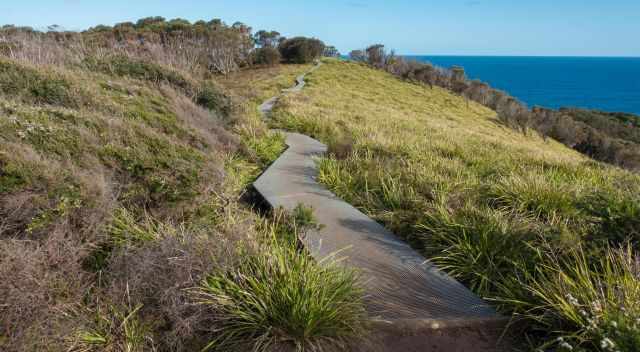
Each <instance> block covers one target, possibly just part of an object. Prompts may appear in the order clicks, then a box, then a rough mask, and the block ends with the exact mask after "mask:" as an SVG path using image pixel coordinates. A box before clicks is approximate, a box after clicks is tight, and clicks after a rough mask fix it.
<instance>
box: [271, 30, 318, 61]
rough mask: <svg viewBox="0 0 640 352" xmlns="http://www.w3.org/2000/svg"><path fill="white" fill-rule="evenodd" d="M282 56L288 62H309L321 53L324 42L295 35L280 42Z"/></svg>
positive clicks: (279, 48)
mask: <svg viewBox="0 0 640 352" xmlns="http://www.w3.org/2000/svg"><path fill="white" fill-rule="evenodd" d="M278 50H280V54H281V55H282V58H283V59H284V60H286V61H287V62H290V63H296V64H305V63H309V62H311V61H313V60H315V59H317V58H319V57H320V56H321V55H322V52H323V51H324V43H323V42H322V41H320V40H318V39H314V38H305V37H295V38H291V39H287V40H285V41H283V42H282V43H280V46H279V47H278Z"/></svg>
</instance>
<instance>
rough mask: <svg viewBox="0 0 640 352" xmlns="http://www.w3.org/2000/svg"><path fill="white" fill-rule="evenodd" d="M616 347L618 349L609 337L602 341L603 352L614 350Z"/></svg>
mask: <svg viewBox="0 0 640 352" xmlns="http://www.w3.org/2000/svg"><path fill="white" fill-rule="evenodd" d="M614 347H616V344H615V343H613V341H611V339H610V338H608V337H605V338H604V339H602V341H600V348H602V349H603V350H612V349H613V348H614Z"/></svg>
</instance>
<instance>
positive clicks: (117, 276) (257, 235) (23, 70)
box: [0, 57, 361, 351]
mask: <svg viewBox="0 0 640 352" xmlns="http://www.w3.org/2000/svg"><path fill="white" fill-rule="evenodd" d="M105 60H107V61H105V62H104V63H100V64H95V63H92V62H87V65H88V67H83V66H79V67H75V66H73V67H48V66H39V67H36V66H31V65H29V64H24V63H17V62H15V61H10V60H4V59H2V58H0V215H1V216H0V293H1V295H0V296H1V297H2V298H0V349H2V350H3V351H4V350H8V351H13V350H15V351H30V350H48V351H49V350H50V351H58V350H69V349H74V350H75V349H77V350H86V351H93V350H96V351H97V350H125V349H126V350H129V351H142V350H150V349H160V350H200V349H201V348H202V347H203V346H205V345H206V343H207V342H208V341H207V339H210V338H213V337H215V334H212V332H211V329H212V327H213V326H217V327H221V326H225V324H227V322H232V321H233V320H234V319H239V318H238V315H236V316H232V315H231V314H232V313H233V312H231V313H229V312H227V313H228V314H229V316H223V315H222V312H221V310H220V311H216V309H218V308H219V309H221V308H220V307H221V305H217V303H215V302H213V301H211V302H209V303H208V305H209V306H208V308H203V309H199V308H196V307H195V306H194V304H193V303H195V301H196V298H195V297H194V296H193V295H192V293H193V292H192V289H193V288H194V287H195V286H197V285H198V284H199V283H200V282H201V280H203V279H204V277H206V276H208V275H210V276H211V278H212V280H213V279H215V277H216V275H218V274H220V275H225V271H226V270H233V268H235V265H237V264H238V262H239V260H240V259H241V258H243V259H244V260H246V258H247V257H246V256H248V255H250V254H251V251H252V248H254V247H255V246H256V245H262V244H261V241H262V238H263V237H265V236H266V237H269V236H273V235H274V233H275V232H291V229H289V230H287V229H286V228H285V230H282V229H279V228H280V227H282V226H286V222H287V221H289V220H282V221H276V222H275V223H269V222H268V221H265V220H260V219H258V218H257V216H256V215H255V214H253V213H252V212H251V211H250V210H248V209H246V207H245V206H244V205H243V204H241V203H240V202H239V201H238V199H239V198H240V195H241V193H242V192H243V190H244V188H245V187H246V186H247V185H248V183H249V182H250V181H251V180H252V178H254V177H255V176H257V174H258V173H259V172H260V170H261V168H262V167H264V165H266V164H268V163H269V162H270V161H272V160H273V158H275V157H276V156H277V154H278V152H279V151H281V150H282V148H283V143H282V138H281V137H278V136H277V135H275V136H273V135H271V134H269V133H268V132H267V131H266V129H265V128H264V126H263V125H262V123H261V122H260V121H258V119H257V114H254V113H253V112H254V111H255V108H256V105H257V101H259V100H261V99H262V98H263V97H268V96H271V95H274V94H275V93H276V92H277V90H278V89H280V88H281V87H284V86H289V85H290V84H292V83H293V81H294V77H295V76H296V75H297V74H299V73H301V72H302V71H303V70H305V69H306V67H305V66H283V67H282V68H271V69H261V70H259V74H257V73H256V74H254V73H253V72H252V71H249V72H243V73H238V74H236V76H234V78H229V79H228V80H226V81H225V82H224V83H225V85H227V86H228V87H229V88H228V90H225V91H223V90H221V88H219V87H218V86H217V84H216V83H215V82H212V81H204V80H201V79H197V78H193V77H190V76H189V75H188V74H186V73H183V72H176V71H174V70H172V69H170V68H167V67H163V66H159V65H156V64H154V63H150V62H146V63H140V62H133V61H128V60H129V59H126V58H122V57H116V58H115V59H114V61H108V60H109V59H105ZM202 87H208V88H207V89H204V88H202ZM216 87H218V88H216ZM196 91H200V92H202V91H204V92H206V94H207V95H206V96H204V98H202V97H203V95H202V94H198V95H195V96H194V94H195V92H196ZM230 91H233V92H234V95H235V105H236V109H235V110H237V111H235V112H234V111H230V109H229V104H228V101H227V98H226V97H225V96H226V95H229V94H230ZM196 101H197V102H201V103H203V104H204V105H206V107H208V108H209V109H205V108H203V107H200V106H198V105H196V104H195V102H196ZM279 222H284V223H285V225H282V224H280V223H279ZM273 246H276V245H275V244H266V247H264V248H262V250H261V252H262V253H263V254H262V256H261V258H263V259H264V258H267V259H268V258H271V259H273V258H272V257H277V256H278V255H279V254H278V253H280V252H276V250H275V249H274V250H273V252H272V251H270V250H269V248H275V247H273ZM282 251H283V252H282V253H288V252H286V250H285V249H282ZM241 253H242V257H241V256H240V254H241ZM287 258H288V259H287ZM287 258H284V259H283V258H280V259H281V260H283V261H284V262H287V261H288V260H293V263H292V264H291V267H292V268H298V269H299V270H298V271H292V270H290V271H284V272H280V273H279V274H280V275H284V276H286V275H289V276H291V277H292V278H291V279H290V280H289V281H286V282H288V283H289V284H290V286H287V287H280V288H281V289H282V291H284V290H285V289H293V290H295V289H299V290H301V291H300V292H303V291H304V285H305V284H304V283H303V282H301V281H295V280H296V278H297V279H299V280H306V279H304V278H305V277H306V275H307V274H310V273H311V272H312V271H313V272H315V273H316V274H319V275H320V274H322V273H325V272H326V273H328V274H329V275H336V278H338V279H340V278H342V279H343V280H344V281H343V282H345V283H347V284H349V283H350V284H352V283H353V279H352V278H350V277H349V276H341V274H340V271H336V270H333V269H320V268H319V267H317V266H315V264H309V263H307V264H305V265H304V266H302V267H296V266H295V264H296V262H295V260H296V259H295V258H293V259H292V258H290V257H287ZM252 270H254V272H253V274H255V275H267V276H269V275H275V272H274V271H272V269H270V268H267V267H264V266H260V265H258V264H256V265H255V266H253V267H252ZM314 270H315V271H314ZM324 270H328V271H324ZM295 275H298V276H295ZM305 282H306V281H305ZM240 284H242V283H240ZM187 289H189V290H187ZM219 289H220V288H219ZM246 289H247V290H250V288H246ZM261 292H262V294H264V296H259V294H260V293H257V295H258V299H270V297H274V296H275V295H277V294H280V293H281V292H279V291H277V290H273V292H269V293H266V292H267V291H261ZM355 292H357V291H356V289H355V288H354V290H352V291H349V292H347V294H351V295H352V296H350V298H349V299H353V300H354V305H353V307H359V306H358V303H357V302H358V300H359V296H358V294H354V293H355ZM222 294H224V292H222ZM268 295H270V296H268ZM214 298H215V297H213V298H211V297H210V299H214ZM316 298H318V296H316ZM325 298H326V299H328V300H329V301H331V300H333V299H334V298H335V297H333V298H332V297H325ZM273 299H275V298H273ZM311 299H314V298H311ZM283 302H285V303H284V306H283V307H277V306H270V307H267V309H266V310H264V311H263V313H264V314H265V315H266V316H265V318H264V319H262V320H260V321H259V323H260V324H262V325H260V326H257V325H256V326H255V329H254V330H253V331H252V330H249V334H250V335H251V336H252V337H256V336H260V335H261V334H264V335H265V336H264V339H266V338H269V336H272V335H270V334H272V331H278V334H279V336H278V339H275V338H274V340H278V341H281V339H287V338H288V336H289V338H290V339H292V340H297V339H301V340H305V339H307V338H308V339H313V338H314V336H313V335H314V334H316V333H317V332H313V331H312V330H313V328H308V329H307V330H305V333H308V334H306V335H304V336H302V335H300V334H298V332H297V331H295V332H294V331H293V329H294V328H298V327H299V326H300V324H302V323H304V320H305V319H309V320H307V322H309V324H314V322H312V321H311V317H309V316H308V315H307V316H296V319H299V321H298V320H297V321H296V322H295V324H294V323H293V322H292V321H289V320H288V319H289V318H290V316H287V314H289V313H290V312H288V311H287V310H286V309H287V307H288V306H286V298H285V299H284V301H283ZM337 304H338V306H339V305H340V304H341V303H340V302H338V303H337ZM324 307H325V308H327V307H329V306H328V305H327V306H324ZM269 309H271V311H270V310H269ZM279 309H280V310H279ZM329 309H333V308H329ZM276 310H279V311H278V313H277V314H279V317H280V318H281V322H280V323H279V324H292V325H295V326H294V327H293V328H291V326H277V327H275V328H274V327H273V326H272V325H269V324H274V323H273V320H272V319H271V318H270V316H269V314H274V313H273V312H275V311H276ZM234 312H236V311H234ZM315 314H316V315H315V316H314V317H313V318H314V319H315V318H319V319H322V318H323V315H322V314H323V312H322V311H316V313H315ZM357 314H361V311H358V312H356V315H353V316H354V317H356V320H357V321H361V316H360V315H357ZM264 322H267V323H266V324H265V323H264ZM239 324H242V322H240V323H239ZM296 324H297V325H296ZM328 324H329V325H331V322H329V323H328ZM341 324H342V323H341ZM351 328H352V327H349V329H351ZM338 330H340V329H338ZM223 331H224V332H225V333H229V334H231V333H233V332H234V331H233V330H223ZM245 333H246V332H243V333H242V334H241V335H239V336H240V339H241V340H242V342H243V343H252V342H253V341H252V340H251V338H250V337H249V336H247V335H246V334H245ZM243 334H244V335H243ZM287 334H290V335H287ZM293 334H295V336H291V335H293ZM319 334H320V335H321V336H323V337H326V338H327V341H329V342H330V341H331V340H332V337H331V336H327V335H326V332H320V333H319ZM323 334H325V335H323ZM339 334H340V333H339V332H338V335H339ZM261 341H263V340H261ZM263 342H264V341H263ZM216 347H217V346H216Z"/></svg>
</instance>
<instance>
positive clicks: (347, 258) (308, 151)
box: [254, 65, 504, 351]
mask: <svg viewBox="0 0 640 352" xmlns="http://www.w3.org/2000/svg"><path fill="white" fill-rule="evenodd" d="M318 67H319V65H318V66H315V67H314V69H313V70H315V69H317V68H318ZM313 70H312V71H313ZM312 71H310V72H312ZM304 77H305V75H302V76H300V77H298V79H297V84H296V86H295V87H294V88H291V89H289V90H286V91H284V92H283V93H281V95H282V94H286V93H287V92H298V91H300V90H301V89H302V88H303V87H304V85H305V81H304ZM281 95H279V96H277V97H274V98H272V99H269V100H268V101H266V102H265V103H264V104H262V105H261V106H260V108H259V109H260V111H261V112H262V113H263V114H265V115H267V114H268V113H269V112H270V111H271V110H272V109H273V106H274V104H275V103H276V102H277V100H278V98H279V97H280V96H281ZM284 134H285V136H286V143H287V145H288V146H289V148H288V149H287V150H286V151H285V152H284V153H283V154H282V155H281V156H280V157H279V158H278V159H277V160H276V161H275V162H274V163H273V164H272V165H271V166H270V167H269V168H268V169H267V170H266V171H265V172H264V173H263V174H262V176H260V178H258V180H257V181H256V182H255V183H254V187H255V188H256V190H257V191H258V192H259V193H260V194H261V195H262V196H263V197H264V198H265V200H266V201H267V202H268V203H269V204H270V205H271V206H272V207H274V208H277V207H283V208H285V209H287V210H292V209H293V208H295V207H296V205H298V204H299V203H302V204H305V205H307V206H311V207H313V209H314V214H315V216H316V218H317V219H318V222H319V223H321V224H323V225H324V227H323V229H322V230H320V231H317V232H312V233H309V234H308V235H307V237H306V239H305V240H304V244H305V246H306V248H307V249H308V250H309V251H310V252H311V254H312V255H313V256H314V257H316V258H319V259H320V258H324V257H326V256H328V255H330V254H333V253H336V252H338V251H340V253H339V256H340V257H344V260H343V261H342V263H343V264H344V265H347V266H349V267H353V268H356V269H357V270H358V271H359V272H360V273H361V276H362V279H363V282H362V284H363V285H364V287H365V290H366V294H367V298H366V304H367V309H368V311H369V313H370V315H371V316H372V317H373V318H374V320H375V324H374V325H375V326H376V330H377V334H376V335H377V337H378V338H377V340H378V342H376V345H377V346H376V347H377V349H378V350H381V351H494V350H497V349H496V348H494V346H495V344H496V338H495V336H494V335H495V332H496V331H497V329H499V327H500V326H501V324H502V323H503V322H504V319H502V318H501V317H499V316H498V315H497V314H496V312H495V311H494V310H493V308H491V307H490V306H489V305H488V304H487V303H486V302H484V301H483V300H482V299H480V298H479V297H477V296H476V295H474V294H473V293H472V292H470V291H469V290H468V289H467V288H466V287H464V286H463V285H462V284H460V283H459V282H457V281H456V280H454V279H453V278H451V277H450V276H448V275H447V274H445V273H443V272H442V271H440V270H439V269H438V268H436V267H435V266H434V265H432V264H430V263H429V262H428V261H427V260H425V258H424V257H422V256H421V255H420V254H419V253H417V252H416V251H415V250H413V249H412V248H411V247H409V246H408V245H407V244H406V243H405V242H403V241H401V240H400V239H399V238H397V237H396V236H395V235H394V234H393V233H391V232H389V231H388V230H387V229H386V228H384V227H383V226H381V225H380V224H378V223H377V222H376V221H374V220H373V219H371V218H369V217H367V216H366V215H365V214H363V213H362V212H360V211H359V210H358V209H356V208H355V207H353V206H351V205H350V204H348V203H346V202H344V201H342V200H341V199H339V198H338V197H337V196H335V195H334V194H333V193H331V192H330V191H329V190H327V189H326V188H325V187H324V186H323V185H321V184H319V183H318V182H317V181H316V179H315V178H316V175H317V173H318V172H317V167H316V163H315V161H314V158H315V157H317V156H319V155H322V154H323V153H325V152H326V150H327V148H326V146H325V145H324V144H322V143H320V142H318V141H317V140H315V139H313V138H310V137H308V136H305V135H302V134H298V133H284ZM400 346H402V347H400ZM365 350H371V346H369V347H367V348H366V349H365Z"/></svg>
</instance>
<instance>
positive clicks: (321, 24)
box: [0, 0, 640, 56]
mask: <svg viewBox="0 0 640 352" xmlns="http://www.w3.org/2000/svg"><path fill="white" fill-rule="evenodd" d="M152 15H159V16H163V17H166V18H175V17H181V18H186V19H188V20H192V21H193V20H198V19H205V20H209V19H212V18H221V19H222V20H224V21H225V22H227V23H233V22H235V21H242V22H245V23H247V24H249V25H251V26H252V27H253V28H254V29H276V30H278V31H280V32H281V33H283V34H284V35H287V36H293V35H306V36H315V37H318V38H320V39H322V40H324V41H325V42H327V43H329V44H333V45H335V46H337V47H338V48H339V49H340V50H341V51H342V52H347V51H348V50H351V49H354V48H360V47H364V46H365V45H367V44H370V43H372V42H380V43H383V44H386V45H387V47H388V48H393V49H395V50H396V51H397V52H398V53H401V54H454V55H576V56H582V55H584V56H640V0H439V1H436V0H387V1H383V0H317V1H305V0H297V1H294V0H288V1H286V0H261V1H258V0H171V1H168V0H158V1H151V0H108V1H107V0H104V1H96V0H1V1H0V24H8V23H11V24H19V25H30V26H34V27H41V26H46V25H50V24H59V25H62V26H63V27H65V28H69V29H85V28H87V27H90V26H93V25H96V24H114V23H117V22H123V21H132V20H135V19H138V18H141V17H147V16H152Z"/></svg>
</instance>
